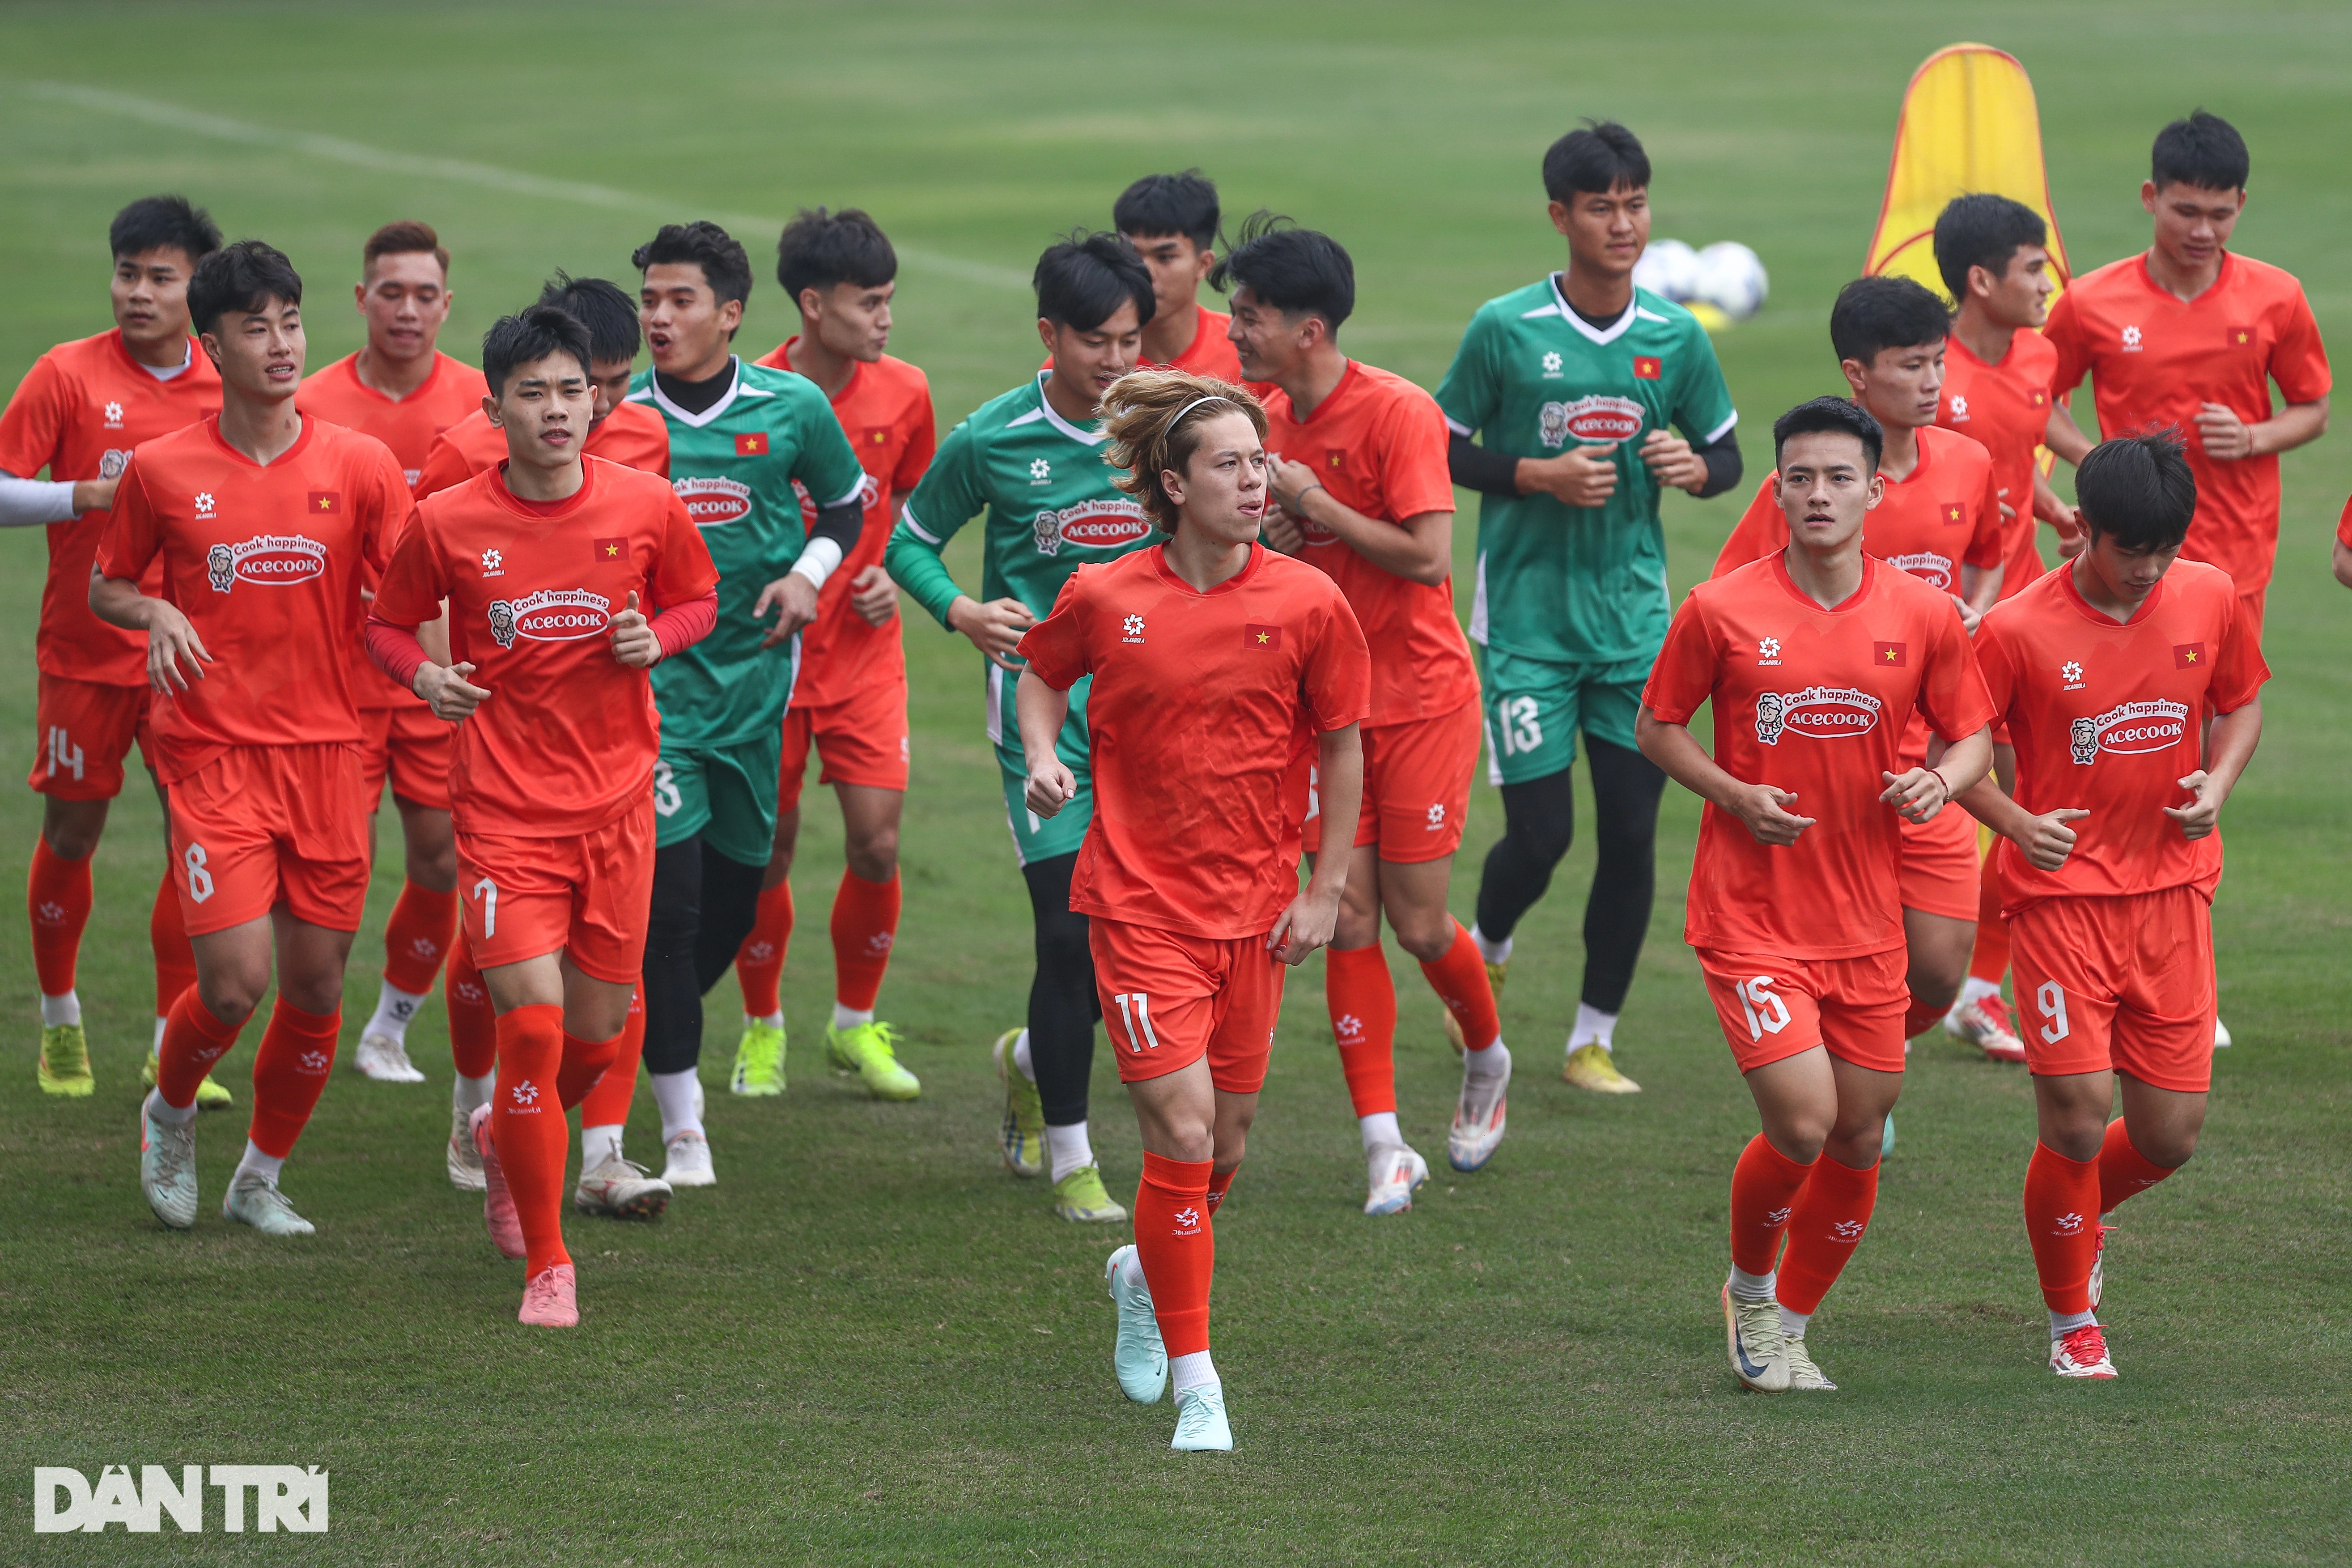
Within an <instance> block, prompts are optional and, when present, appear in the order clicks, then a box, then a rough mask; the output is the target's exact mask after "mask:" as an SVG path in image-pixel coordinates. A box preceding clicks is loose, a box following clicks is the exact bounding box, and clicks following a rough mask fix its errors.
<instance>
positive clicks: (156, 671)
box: [147, 599, 213, 694]
mask: <svg viewBox="0 0 2352 1568" xmlns="http://www.w3.org/2000/svg"><path fill="white" fill-rule="evenodd" d="M147 605H148V609H147V684H148V685H150V686H152V687H153V688H154V689H156V690H158V691H161V692H164V693H166V694H168V693H170V691H171V690H172V687H173V682H175V681H176V682H177V683H178V685H179V689H181V690H183V691H185V690H187V689H188V678H187V677H186V676H185V675H184V674H182V673H181V670H180V666H181V664H182V663H183V662H184V663H185V664H186V665H187V667H188V668H190V669H192V670H194V671H195V675H196V679H198V680H202V679H205V665H207V664H210V663H211V662H212V661H213V656H212V655H211V654H210V653H209V652H207V651H206V650H205V639H204V638H202V637H198V636H197V635H196V628H195V627H194V626H191V625H189V624H188V617H187V616H184V615H183V614H181V612H180V606H179V605H174V604H173V603H171V602H170V601H169V600H165V599H150V600H148V601H147Z"/></svg>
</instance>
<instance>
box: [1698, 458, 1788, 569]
mask: <svg viewBox="0 0 2352 1568" xmlns="http://www.w3.org/2000/svg"><path fill="white" fill-rule="evenodd" d="M1773 477H1774V476H1772V475H1770V474H1767V475H1765V476H1764V484H1763V488H1762V489H1759V490H1758V491H1757V492H1756V499H1755V500H1751V501H1749V502H1748V510H1746V511H1744V512H1741V513H1740V514H1739V521H1738V522H1736V523H1733V524H1732V525H1731V537H1730V538H1728V539H1727V540H1725V541H1724V542H1723V548H1722V549H1721V550H1720V551H1718V552H1716V557H1715V569H1714V570H1713V571H1711V572H1709V573H1708V574H1707V575H1708V576H1710V577H1720V576H1722V575H1723V574H1725V573H1727V572H1736V571H1738V569H1739V568H1740V567H1742V566H1745V565H1747V564H1748V563H1749V562H1750V561H1760V560H1762V559H1763V558H1764V557H1765V556H1767V555H1769V554H1771V553H1772V552H1774V551H1776V550H1784V549H1786V548H1788V544H1789V520H1788V519H1787V518H1786V517H1784V516H1782V515H1781V512H1780V503H1779V502H1777V501H1775V500H1773V499H1772V479H1773Z"/></svg>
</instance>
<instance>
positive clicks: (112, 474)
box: [0, 331, 221, 686]
mask: <svg viewBox="0 0 2352 1568" xmlns="http://www.w3.org/2000/svg"><path fill="white" fill-rule="evenodd" d="M220 402H221V391H220V373H219V372H218V371H216V370H215V369H214V368H213V362H212V361H211V360H210V359H209V358H208V357H206V355H205V352H204V351H203V350H202V349H200V348H198V347H197V346H196V344H195V342H194V340H190V342H189V343H188V363H187V368H186V369H184V370H183V371H181V372H180V373H179V374H177V375H175V376H173V377H172V378H171V379H170V380H168V381H158V380H157V379H155V377H154V375H153V374H152V373H151V372H150V371H149V370H148V369H147V368H146V367H145V366H144V365H142V364H141V363H139V362H138V361H137V360H135V359H132V358H131V350H130V348H129V346H128V345H126V344H125V343H124V342H123V341H122V334H121V331H106V332H100V333H99V334H98V336H96V337H94V338H82V339H79V340H78V341H76V342H69V343H59V344H58V346H57V347H55V348H53V349H51V350H50V351H49V352H48V353H45V354H43V355H42V356H41V357H40V358H39V359H37V360H36V361H34V362H33V368H32V369H31V371H29V372H28V373H26V376H25V379H24V382H23V383H22V384H20V385H19V386H18V387H17V388H16V395H15V396H14V397H11V398H10V399H9V400H8V408H7V412H6V413H5V414H0V472H6V473H10V474H14V475H15V476H16V478H18V479H33V478H35V477H37V475H38V474H39V473H40V471H41V470H42V469H43V468H47V470H48V471H49V478H50V479H56V480H59V481H65V482H79V481H80V480H83V479H119V478H121V474H122V471H123V469H124V468H126V467H127V466H128V465H129V464H130V461H131V452H132V450H133V449H134V448H136V447H138V446H139V445H140V443H142V442H143V441H152V440H153V439H155V437H158V436H168V435H170V434H171V433H172V432H173V431H174V430H179V429H183V428H184V427H186V426H190V425H193V424H194V423H195V422H196V421H197V420H199V419H203V418H205V417H206V416H210V415H214V414H217V413H219V412H220ZM104 531H106V513H104V512H102V511H86V512H84V513H82V514H81V515H80V516H79V517H77V518H74V519H72V520H71V521H67V522H53V523H51V524H49V527H48V535H49V572H48V576H47V580H46V581H44V582H43V584H42V585H41V625H40V629H39V631H38V632H37V633H36V634H35V635H34V638H33V650H34V657H35V659H36V660H37V663H38V664H39V666H40V669H41V673H42V674H44V675H54V676H62V677H64V678H65V679H69V680H89V681H95V682H97V683H99V684H100V685H105V686H144V685H146V684H147V639H146V638H145V637H141V636H139V635H138V634H136V633H134V632H126V631H124V630H123V629H122V628H121V627H120V626H108V625H107V624H106V623H105V622H104V621H101V620H100V619H99V618H98V617H97V616H94V615H92V614H90V609H89V563H90V558H91V557H92V556H93V555H95V554H97V552H98V539H99V535H100V534H101V533H103V532H104ZM160 582H161V579H160V578H151V579H150V580H148V581H146V582H143V583H142V584H140V586H141V587H142V589H143V590H145V591H146V592H148V593H151V594H152V593H154V592H155V591H156V590H157V587H158V585H159V584H160Z"/></svg>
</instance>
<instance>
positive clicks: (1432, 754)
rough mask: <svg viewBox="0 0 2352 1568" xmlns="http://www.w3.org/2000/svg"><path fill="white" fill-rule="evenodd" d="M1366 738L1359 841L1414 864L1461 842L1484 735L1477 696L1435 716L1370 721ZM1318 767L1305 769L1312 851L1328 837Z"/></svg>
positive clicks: (1449, 851)
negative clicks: (1388, 721) (1480, 722)
mask: <svg viewBox="0 0 2352 1568" xmlns="http://www.w3.org/2000/svg"><path fill="white" fill-rule="evenodd" d="M1359 732H1360V734H1361V735H1362V736H1363V738H1364V805H1363V811H1362V814H1361V815H1360V816H1358V817H1357V818H1356V843H1357V844H1358V845H1359V846H1362V845H1366V844H1377V845H1379V846H1380V847H1381V859H1383V860H1388V861H1392V862H1394V863H1395V864H1397V865H1401V866H1409V865H1412V864H1415V863H1416V862H1419V861H1423V860H1442V859H1444V858H1445V857H1446V856H1448V855H1451V854H1453V853H1454V851H1455V850H1457V849H1459V848H1461V847H1462V828H1463V818H1464V817H1465V816H1468V815H1469V811H1470V778H1471V775H1472V774H1474V773H1476V772H1477V771H1478V746H1479V742H1480V740H1481V738H1482V736H1483V734H1484V731H1483V730H1482V728H1481V727H1480V724H1479V720H1478V704H1477V701H1476V700H1475V699H1473V700H1470V701H1468V702H1465V703H1464V704H1463V705H1462V706H1461V707H1460V708H1457V709H1455V710H1454V711H1453V712H1451V713H1441V714H1439V715H1438V716H1437V717H1436V718H1434V719H1414V720H1411V721H1407V722H1405V723H1402V724H1382V725H1380V726H1378V727H1377V728H1375V727H1374V726H1372V725H1370V724H1367V725H1365V726H1364V728H1363V729H1362V730H1361V731H1359ZM1316 783H1317V781H1316V777H1315V770H1314V769H1312V768H1309V769H1308V770H1307V801H1306V830H1305V831H1306V845H1305V848H1306V852H1307V854H1309V855H1313V854H1315V853H1317V852H1318V848H1319V847H1320V846H1321V844H1322V840H1323V816H1322V803H1321V800H1320V797H1319V795H1318V792H1317V787H1316Z"/></svg>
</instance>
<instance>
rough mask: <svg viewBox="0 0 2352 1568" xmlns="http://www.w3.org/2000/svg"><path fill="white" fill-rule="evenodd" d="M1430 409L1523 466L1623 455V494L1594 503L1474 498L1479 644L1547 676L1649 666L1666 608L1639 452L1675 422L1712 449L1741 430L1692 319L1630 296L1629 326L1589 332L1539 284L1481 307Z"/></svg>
mask: <svg viewBox="0 0 2352 1568" xmlns="http://www.w3.org/2000/svg"><path fill="white" fill-rule="evenodd" d="M1437 403H1438V406H1439V407H1440V408H1442V409H1444V411H1445V419H1446V423H1447V424H1449V425H1450V426H1453V428H1454V432H1455V433H1456V434H1458V435H1463V436H1472V435H1476V434H1478V433H1479V432H1481V431H1483V432H1485V437H1484V441H1483V445H1484V446H1486V448H1487V449H1488V450H1489V451H1496V452H1504V453H1507V454H1509V455H1510V456H1512V457H1514V458H1556V457H1558V456H1559V454H1560V453H1561V452H1562V451H1564V450H1566V449H1567V448H1568V447H1569V446H1570V444H1571V443H1572V444H1575V445H1579V446H1590V445H1594V444H1597V443H1606V442H1614V443H1615V444H1616V451H1615V453H1614V455H1613V457H1612V461H1613V462H1614V463H1615V464H1616V466H1617V489H1615V491H1614V492H1612V494H1611V496H1610V498H1609V499H1608V500H1606V501H1604V502H1602V503H1601V505H1599V506H1597V507H1572V506H1570V505H1568V504H1567V503H1566V502H1564V501H1561V500H1558V499H1556V498H1554V497H1552V496H1549V495H1541V494H1538V495H1524V496H1499V495H1485V496H1482V497H1480V499H1479V507H1478V564H1477V575H1476V587H1475V591H1474V595H1473V597H1472V600H1471V608H1470V636H1471V637H1472V638H1473V639H1474V640H1475V641H1477V642H1480V643H1483V644H1485V645H1486V646H1487V647H1491V648H1496V649H1498V650H1500V651H1502V652H1505V653H1510V654H1516V655H1518V656H1520V657H1522V658H1535V659H1542V660H1545V661H1547V662H1549V663H1554V664H1588V665H1590V664H1617V663H1622V662H1624V661H1625V660H1628V659H1640V658H1654V657H1655V656H1656V654H1657V651H1658V648H1659V647H1660V645H1661V644H1663V643H1664V641H1665V636H1666V623H1667V620H1668V619H1669V616H1670V612H1671V608H1672V606H1671V605H1670V603H1669V601H1668V600H1667V597H1666V541H1665V530H1664V527H1663V525H1662V524H1661V523H1660V521H1659V519H1658V481H1657V479H1656V478H1655V477H1654V475H1653V474H1652V473H1651V472H1650V469H1649V466H1648V465H1647V464H1645V463H1644V462H1643V461H1642V458H1641V455H1640V449H1641V446H1642V441H1643V437H1646V436H1648V434H1649V433H1650V432H1651V431H1653V430H1662V429H1664V428H1665V427H1666V426H1669V425H1671V426H1674V427H1675V429H1677V430H1679V431H1681V432H1682V434H1683V436H1684V437H1685V439H1687V440H1688V441H1689V442H1690V443H1691V444H1692V445H1693V446H1695V447H1704V446H1706V445H1708V444H1710V443H1712V442H1714V441H1717V440H1719V439H1721V438H1722V437H1723V435H1724V434H1725V433H1726V432H1727V431H1728V430H1729V429H1730V428H1731V427H1732V426H1733V425H1735V424H1737V423H1738V418H1739V416H1738V411H1737V410H1735V409H1734V408H1733V407H1732V405H1731V392H1730V389H1729V388H1728V387H1727V386H1726V385H1725V384H1724V381H1723V368H1722V366H1720V365H1718V364H1717V363H1716V359H1715V349H1714V346H1713V345H1712V344H1710V343H1709V342H1707V339H1706V329H1705V328H1704V327H1701V326H1700V325H1699V324H1698V321H1697V320H1696V318H1695V317H1694V316H1692V314H1691V313H1690V312H1689V311H1688V310H1684V309H1683V308H1682V307H1681V306H1680V305H1676V304H1674V303H1673V302H1671V301H1670V300H1664V299H1662V298H1660V297H1659V296H1657V295H1655V294H1653V293H1651V292H1649V291H1648V290H1647V289H1635V290H1634V291H1633V303H1632V304H1631V305H1629V306H1627V307H1626V310H1625V313H1624V315H1622V316H1621V317H1619V318H1618V319H1617V320H1616V321H1614V322H1612V323H1611V324H1610V325H1609V326H1607V327H1595V326H1593V325H1592V324H1591V323H1590V322H1588V321H1584V320H1583V319H1582V318H1581V317H1580V316H1578V315H1577V314H1576V312H1575V311H1574V310H1570V308H1569V304H1568V301H1567V300H1565V299H1563V298H1562V297H1561V295H1560V291H1559V284H1558V282H1557V280H1556V279H1554V278H1546V279H1544V280H1543V281H1541V282H1539V283H1533V284H1530V285H1528V287H1527V288H1525V289H1517V290H1516V291H1514V292H1512V293H1509V294H1506V295H1504V296H1503V297H1502V298H1501V299H1499V300H1488V301H1487V302H1486V304H1484V305H1482V306H1480V307H1479V308H1478V313H1477V314H1476V315H1475V316H1473V317H1471V318H1470V326H1469V330H1468V331H1465V332H1464V333H1463V335H1462V347H1461V349H1460V351H1459V352H1458V353H1455V355H1454V364H1453V367H1452V368H1451V369H1449V370H1448V371H1447V372H1446V373H1445V380H1444V384H1442V385H1440V386H1439V387H1438V389H1437Z"/></svg>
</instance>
